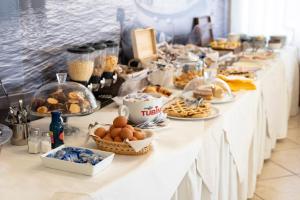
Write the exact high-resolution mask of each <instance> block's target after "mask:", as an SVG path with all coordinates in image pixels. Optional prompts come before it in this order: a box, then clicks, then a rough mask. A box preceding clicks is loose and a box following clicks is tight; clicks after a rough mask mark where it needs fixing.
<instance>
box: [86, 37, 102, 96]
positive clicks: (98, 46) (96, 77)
mask: <svg viewBox="0 0 300 200" xmlns="http://www.w3.org/2000/svg"><path fill="white" fill-rule="evenodd" d="M89 45H90V46H92V47H93V48H94V49H95V52H94V71H93V75H92V77H91V78H90V82H89V84H90V85H91V87H92V91H93V92H97V91H98V90H99V87H100V85H101V83H100V82H101V76H102V74H103V71H104V67H105V58H106V44H104V43H103V42H96V43H91V44H89Z"/></svg>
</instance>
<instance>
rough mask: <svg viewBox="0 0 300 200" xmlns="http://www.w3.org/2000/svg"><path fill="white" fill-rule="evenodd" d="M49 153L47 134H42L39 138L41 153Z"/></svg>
mask: <svg viewBox="0 0 300 200" xmlns="http://www.w3.org/2000/svg"><path fill="white" fill-rule="evenodd" d="M48 151H51V139H50V136H49V133H48V132H43V133H42V137H41V153H47V152H48Z"/></svg>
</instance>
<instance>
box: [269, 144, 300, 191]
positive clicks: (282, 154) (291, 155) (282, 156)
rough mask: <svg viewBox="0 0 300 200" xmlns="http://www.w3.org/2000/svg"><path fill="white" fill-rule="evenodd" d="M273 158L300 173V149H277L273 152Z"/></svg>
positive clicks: (275, 161) (283, 165) (274, 160)
mask: <svg viewBox="0 0 300 200" xmlns="http://www.w3.org/2000/svg"><path fill="white" fill-rule="evenodd" d="M271 160H272V161H273V162H274V163H275V164H278V165H280V166H282V167H284V168H285V169H287V170H289V171H292V172H293V173H300V149H299V148H298V149H290V150H285V151H276V152H273V153H272V156H271ZM299 191H300V190H299Z"/></svg>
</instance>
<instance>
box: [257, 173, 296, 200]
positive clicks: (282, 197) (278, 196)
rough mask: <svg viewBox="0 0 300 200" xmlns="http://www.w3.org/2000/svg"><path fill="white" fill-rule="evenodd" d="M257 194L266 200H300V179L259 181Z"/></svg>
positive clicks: (283, 178) (292, 177) (288, 178)
mask: <svg viewBox="0 0 300 200" xmlns="http://www.w3.org/2000/svg"><path fill="white" fill-rule="evenodd" d="M255 193H256V194H257V195H258V196H259V197H261V198H263V199H264V200H299V199H300V177H298V176H288V177H282V178H278V179H269V180H264V181H258V182H257V186H256V192H255Z"/></svg>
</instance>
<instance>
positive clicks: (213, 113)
mask: <svg viewBox="0 0 300 200" xmlns="http://www.w3.org/2000/svg"><path fill="white" fill-rule="evenodd" d="M219 115H220V111H219V109H218V108H216V107H211V115H210V116H207V117H203V118H188V117H174V116H169V115H168V118H170V119H177V120H184V121H198V120H207V119H213V118H216V117H218V116H219Z"/></svg>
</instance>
